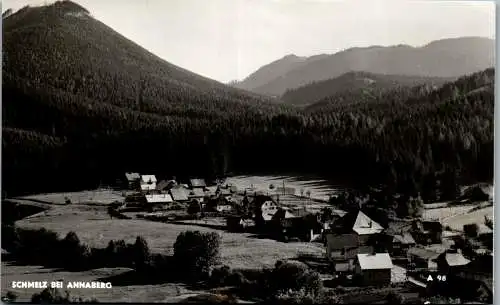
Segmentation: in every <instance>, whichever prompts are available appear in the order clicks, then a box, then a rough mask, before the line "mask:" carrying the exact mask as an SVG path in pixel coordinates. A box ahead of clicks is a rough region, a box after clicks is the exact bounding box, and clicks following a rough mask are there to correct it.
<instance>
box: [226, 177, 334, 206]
mask: <svg viewBox="0 0 500 305" xmlns="http://www.w3.org/2000/svg"><path fill="white" fill-rule="evenodd" d="M226 182H227V183H231V184H233V185H235V186H236V187H237V188H238V189H245V188H250V187H252V186H253V187H254V188H255V189H256V190H260V191H265V192H266V191H269V185H270V184H273V185H274V186H275V187H282V186H283V182H284V183H285V187H293V188H296V189H297V191H300V189H304V191H310V192H311V198H313V199H318V200H324V201H328V199H329V195H330V194H335V193H337V192H339V191H340V190H341V188H340V187H336V186H333V185H331V184H329V183H328V182H327V181H326V180H320V179H306V178H299V177H292V176H234V177H230V178H227V180H226Z"/></svg>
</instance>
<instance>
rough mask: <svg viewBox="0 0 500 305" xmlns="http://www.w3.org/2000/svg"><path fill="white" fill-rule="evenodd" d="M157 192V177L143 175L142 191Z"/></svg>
mask: <svg viewBox="0 0 500 305" xmlns="http://www.w3.org/2000/svg"><path fill="white" fill-rule="evenodd" d="M155 190H156V177H155V175H142V176H141V191H143V192H147V191H155Z"/></svg>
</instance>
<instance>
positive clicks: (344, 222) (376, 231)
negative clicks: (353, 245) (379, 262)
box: [332, 211, 384, 253]
mask: <svg viewBox="0 0 500 305" xmlns="http://www.w3.org/2000/svg"><path fill="white" fill-rule="evenodd" d="M383 230H384V228H383V227H382V226H381V225H380V224H378V223H376V222H375V221H373V220H372V219H370V218H369V217H368V216H366V214H365V213H363V212H362V211H356V212H349V213H347V214H345V215H344V216H343V217H342V218H340V219H339V220H337V221H336V222H335V223H334V224H333V228H332V231H333V232H335V233H338V234H350V233H355V234H356V235H357V236H358V245H359V253H369V252H372V251H373V247H372V242H373V241H374V240H375V238H377V237H379V235H380V233H382V232H383Z"/></svg>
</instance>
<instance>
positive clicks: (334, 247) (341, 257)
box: [325, 233, 359, 272]
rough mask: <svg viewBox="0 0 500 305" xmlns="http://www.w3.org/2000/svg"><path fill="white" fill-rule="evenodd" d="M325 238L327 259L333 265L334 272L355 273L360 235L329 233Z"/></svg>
mask: <svg viewBox="0 0 500 305" xmlns="http://www.w3.org/2000/svg"><path fill="white" fill-rule="evenodd" d="M325 236H326V257H327V259H328V260H329V261H330V262H331V263H332V264H333V267H334V271H335V272H349V271H353V270H354V261H355V259H356V255H357V254H358V247H359V244H358V243H359V242H358V235H357V234H355V233H348V234H335V233H327V234H326V235H325Z"/></svg>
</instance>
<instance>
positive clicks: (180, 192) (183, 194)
mask: <svg viewBox="0 0 500 305" xmlns="http://www.w3.org/2000/svg"><path fill="white" fill-rule="evenodd" d="M170 195H171V196H172V199H173V200H174V201H177V202H185V201H188V200H189V190H188V189H187V188H185V187H184V186H182V185H177V186H174V187H172V188H171V189H170Z"/></svg>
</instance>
